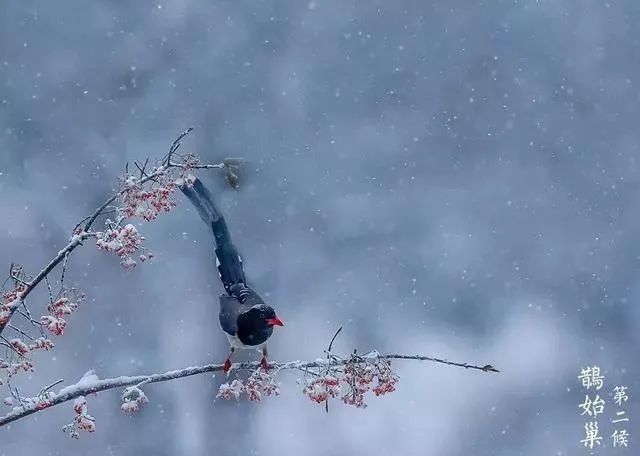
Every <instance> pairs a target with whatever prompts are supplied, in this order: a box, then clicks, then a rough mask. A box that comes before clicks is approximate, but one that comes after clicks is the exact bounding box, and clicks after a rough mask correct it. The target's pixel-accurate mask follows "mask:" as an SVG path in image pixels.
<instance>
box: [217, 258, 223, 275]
mask: <svg viewBox="0 0 640 456" xmlns="http://www.w3.org/2000/svg"><path fill="white" fill-rule="evenodd" d="M216 269H217V270H218V277H220V280H222V272H221V271H220V259H219V258H218V255H216Z"/></svg>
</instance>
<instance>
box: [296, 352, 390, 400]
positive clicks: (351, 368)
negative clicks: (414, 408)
mask: <svg viewBox="0 0 640 456" xmlns="http://www.w3.org/2000/svg"><path fill="white" fill-rule="evenodd" d="M398 380H399V378H398V376H397V375H396V374H395V373H394V372H393V371H392V370H391V362H390V361H389V360H386V359H380V358H362V357H358V356H356V355H353V356H352V358H351V359H350V360H349V361H348V362H347V363H346V364H345V365H344V367H343V368H341V369H340V368H338V367H337V366H329V367H327V368H325V369H324V370H323V372H322V373H321V375H319V376H315V377H311V378H307V379H306V381H305V385H304V387H303V390H302V392H303V394H305V395H306V396H307V397H308V398H309V399H310V400H312V401H313V402H316V403H318V404H320V403H322V402H325V401H327V400H329V399H333V398H338V397H339V398H340V399H341V400H342V402H344V403H345V404H348V405H353V406H355V407H358V408H365V407H367V403H366V402H365V394H366V393H368V392H369V391H371V392H373V394H375V395H376V396H382V395H384V394H387V393H391V392H393V391H395V389H396V384H397V383H398ZM374 384H375V386H374Z"/></svg>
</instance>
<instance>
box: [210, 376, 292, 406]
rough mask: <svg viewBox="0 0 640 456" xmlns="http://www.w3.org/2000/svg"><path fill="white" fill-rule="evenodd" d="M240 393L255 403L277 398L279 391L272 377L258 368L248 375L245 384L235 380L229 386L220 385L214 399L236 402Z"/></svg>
mask: <svg viewBox="0 0 640 456" xmlns="http://www.w3.org/2000/svg"><path fill="white" fill-rule="evenodd" d="M242 393H246V394H247V398H248V399H249V400H250V401H254V402H257V401H261V400H262V399H263V398H265V397H269V396H278V395H279V394H280V389H279V388H278V383H277V382H276V379H275V377H274V376H273V375H271V374H269V372H267V371H265V370H264V369H262V368H258V369H256V370H255V371H253V372H252V373H251V375H249V378H247V380H246V382H245V383H243V382H242V380H240V379H235V380H234V381H232V382H231V384H229V383H223V384H222V385H220V389H219V390H218V394H217V395H216V397H217V398H220V399H225V400H230V399H235V400H238V399H240V396H241V395H242Z"/></svg>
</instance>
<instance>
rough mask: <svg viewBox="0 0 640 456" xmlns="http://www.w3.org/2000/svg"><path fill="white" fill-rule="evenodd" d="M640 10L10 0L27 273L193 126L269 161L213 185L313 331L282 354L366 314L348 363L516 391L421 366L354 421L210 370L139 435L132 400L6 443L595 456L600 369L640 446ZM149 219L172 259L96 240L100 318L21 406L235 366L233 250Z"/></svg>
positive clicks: (172, 390) (299, 322) (6, 238)
mask: <svg viewBox="0 0 640 456" xmlns="http://www.w3.org/2000/svg"><path fill="white" fill-rule="evenodd" d="M639 20H640V5H639V4H638V3H637V2H634V1H621V2H612V3H611V4H609V3H606V2H603V1H597V0H585V1H581V2H570V1H546V0H541V1H534V0H528V1H527V0H524V1H499V0H496V1H491V2H483V1H458V2H451V1H447V0H439V1H424V0H421V1H418V0H397V1H394V2H385V1H380V0H370V1H366V2H361V1H355V0H339V1H338V0H314V1H311V2H308V1H294V0H282V1H260V2H255V1H254V2H241V1H230V0H210V1H205V0H190V1H188V0H167V1H164V2H160V3H158V2H153V3H152V2H147V1H136V2H124V1H107V0H103V1H96V2H87V3H82V2H80V3H78V2H70V1H56V2H47V1H23V2H3V3H2V6H1V7H0V190H1V197H0V209H1V211H2V214H3V216H2V226H1V228H0V246H1V247H0V249H1V255H0V258H2V261H3V262H4V263H5V265H6V266H7V267H8V265H9V263H10V262H11V261H16V262H20V263H21V264H23V265H24V267H25V268H27V269H28V270H29V271H32V272H33V271H36V270H38V269H40V267H41V266H42V265H43V264H44V263H45V262H46V261H47V259H48V258H50V257H51V256H52V254H54V253H55V252H57V251H58V249H60V248H61V247H62V246H63V245H64V243H65V241H66V239H67V238H68V236H69V231H70V229H71V228H72V227H73V226H74V225H75V223H76V222H77V221H78V220H79V219H80V218H82V217H83V216H85V215H87V214H88V213H89V212H91V210H92V209H93V208H95V207H96V206H97V205H98V204H99V203H100V202H101V201H102V200H104V198H105V197H106V196H107V195H108V194H110V193H111V192H112V191H113V190H114V186H115V184H116V182H117V176H118V175H120V174H122V172H123V170H124V164H125V162H127V161H131V160H134V159H140V160H144V159H145V158H147V157H150V158H154V157H160V156H162V155H163V154H164V153H165V152H166V150H167V148H168V146H169V144H170V143H171V141H172V140H173V138H174V137H175V136H176V134H178V133H179V132H181V131H183V130H184V129H185V128H186V127H188V126H194V127H196V130H195V131H194V133H193V134H192V135H191V136H190V137H189V138H188V139H187V140H186V141H185V144H184V150H185V151H189V152H195V153H197V154H199V155H200V156H201V157H202V158H203V159H204V160H206V161H209V162H212V161H216V160H219V159H220V158H222V157H225V156H243V157H245V158H246V159H247V160H248V164H247V165H246V166H245V167H244V168H243V174H242V182H241V189H240V191H238V192H234V191H232V190H230V189H229V188H228V187H227V186H226V185H225V184H224V180H223V178H222V176H221V175H220V174H219V173H214V172H211V173H204V174H201V176H202V178H203V180H204V181H205V182H206V183H207V184H208V185H209V186H211V187H212V188H213V189H214V192H215V194H216V195H217V198H218V202H219V204H220V206H221V207H222V209H223V210H224V213H225V214H226V215H227V219H228V223H229V225H230V227H231V229H232V231H233V234H234V237H235V240H236V242H237V244H238V245H239V247H240V249H241V252H242V253H243V257H244V259H245V264H246V269H247V273H248V276H249V277H250V278H251V280H252V283H253V285H254V286H255V288H257V289H258V290H259V291H261V292H263V293H265V294H266V295H268V296H269V299H270V300H271V302H273V303H274V304H275V305H276V307H277V309H278V310H279V314H281V316H282V318H283V319H284V320H285V323H286V326H285V328H283V329H282V330H279V331H277V332H276V334H275V336H274V337H273V338H272V339H271V343H270V351H271V354H272V358H273V359H274V360H288V359H300V358H302V359H304V358H311V359H313V358H316V357H319V356H322V351H323V349H324V348H325V347H326V345H327V343H328V341H329V339H330V338H331V336H332V334H333V333H334V332H335V330H336V329H337V328H338V327H339V326H341V325H343V326H344V331H343V333H342V335H341V336H340V337H339V339H338V341H337V343H336V348H337V349H338V350H339V351H342V352H348V351H350V350H352V349H353V348H358V349H361V350H367V349H370V348H377V349H378V350H380V351H382V352H387V351H390V352H406V353H424V354H431V355H434V356H442V357H447V358H449V359H453V360H459V361H467V362H473V363H481V364H485V363H491V364H494V365H495V366H497V367H498V368H500V369H501V370H502V373H500V374H484V373H482V372H476V371H465V370H461V369H458V368H454V367H446V366H441V365H436V364H431V363H415V362H398V363H396V367H397V369H398V373H399V374H400V376H401V382H400V384H399V391H398V392H396V393H394V394H392V395H390V396H388V397H384V398H381V399H373V400H371V401H370V406H369V408H368V409H366V410H364V411H362V410H357V409H352V408H349V407H347V406H343V405H341V404H339V403H337V402H336V403H335V404H334V405H333V406H332V407H331V413H329V414H326V413H325V412H324V409H323V407H321V406H317V405H315V404H312V403H310V402H309V401H308V399H307V398H306V397H304V396H303V395H302V394H301V393H300V387H299V385H297V384H296V382H295V381H296V378H297V377H298V375H297V374H295V373H285V374H283V375H282V376H281V377H280V380H281V382H282V392H283V394H282V396H281V397H280V398H277V399H269V400H266V401H264V402H263V403H260V404H257V405H256V404H248V403H246V401H241V402H240V403H229V402H221V401H219V400H218V401H216V400H215V399H214V397H215V393H216V391H217V386H218V385H219V383H220V379H219V378H211V376H200V377H197V378H190V379H187V380H181V381H178V382H174V383H165V384H158V385H152V386H148V387H147V388H146V389H145V390H146V392H147V395H148V396H149V398H150V400H151V402H150V404H149V405H148V406H147V407H146V409H144V411H143V412H142V413H140V414H138V415H136V416H134V417H128V416H124V415H123V414H122V413H121V412H120V410H119V406H120V400H119V394H120V392H119V391H111V392H107V393H102V394H101V395H100V396H99V397H95V398H90V399H89V413H91V414H93V415H94V416H95V417H96V418H97V431H96V433H95V434H94V435H86V434H84V435H82V436H81V439H80V440H79V441H71V440H69V438H68V437H67V436H66V435H65V434H63V433H62V432H61V426H62V425H63V424H65V423H67V422H69V421H71V420H72V417H73V413H72V410H71V404H66V405H63V406H60V407H57V408H56V409H52V410H48V411H45V412H43V413H39V414H37V415H35V416H32V417H29V418H26V419H24V420H21V421H19V422H16V423H15V424H13V425H11V426H10V427H6V428H3V429H1V430H0V454H2V455H7V456H13V455H18V454H21V455H36V454H37V455H66V454H91V455H179V454H185V455H210V454H229V455H247V454H255V455H279V456H280V455H299V454H307V455H344V454H369V455H388V454H401V455H454V456H455V455H460V456H461V455H469V454H473V455H483V456H484V455H505V456H506V455H526V456H539V455H543V454H544V455H558V456H561V455H581V454H586V453H587V451H586V450H584V449H583V448H581V447H580V444H579V440H580V439H582V438H583V436H584V429H583V426H584V423H585V422H586V419H585V417H581V416H580V410H579V408H578V404H579V403H581V402H582V401H583V400H584V393H583V392H582V388H581V387H580V385H579V382H578V380H577V376H578V374H579V372H580V368H581V367H584V366H586V365H593V364H597V365H600V366H601V367H602V369H603V370H604V373H605V376H606V380H605V389H604V390H601V394H602V395H604V396H605V399H606V400H607V401H608V404H607V406H606V408H605V414H604V415H602V416H600V417H599V418H600V419H599V422H600V428H601V435H602V436H603V437H604V440H603V443H602V445H601V448H599V450H598V454H606V455H609V454H632V453H634V452H636V451H638V449H639V448H640V442H634V441H633V439H634V438H635V439H638V438H640V430H639V428H638V423H640V406H639V398H640V381H639V378H640V368H639V367H638V364H637V361H638V350H637V346H638V343H639V342H640V323H638V322H639V321H640V310H639V307H638V305H637V300H638V297H639V294H640V285H639V284H638V281H637V279H636V277H637V274H638V269H639V266H640V245H639V244H638V243H637V242H636V235H637V234H636V233H637V231H638V228H640V217H638V216H637V214H636V204H635V203H636V202H637V200H638V197H639V196H640V187H639V180H638V166H639V163H638V158H637V157H638V144H639V143H640V133H639V132H638V128H637V125H638V115H639V114H640V107H639V105H638V103H639V100H640V65H639V64H638V62H639V61H640V60H639V59H640V40H639V39H638V34H637V25H638V21H639ZM141 229H142V230H143V232H144V234H145V236H146V237H147V239H148V241H147V244H148V246H149V247H150V248H151V249H152V250H153V251H154V252H155V253H156V255H157V257H156V260H155V261H154V262H153V264H145V265H143V266H141V267H138V268H135V269H134V270H133V271H130V272H124V271H123V270H122V269H121V268H120V266H119V265H118V261H117V259H116V258H115V257H113V256H111V255H107V254H103V253H100V252H97V251H96V250H95V248H93V247H92V246H90V245H89V246H86V247H85V248H82V249H80V250H78V252H77V254H76V255H75V257H74V258H73V261H72V264H71V266H70V269H69V271H68V274H69V279H70V280H71V281H72V282H73V283H74V284H76V285H78V286H80V287H82V288H83V289H84V290H85V292H86V293H87V294H88V296H89V300H88V302H87V303H86V304H85V305H84V306H83V307H82V308H81V309H80V310H79V311H78V312H77V313H76V314H75V315H74V316H73V317H72V318H71V322H70V326H69V329H68V332H67V334H65V336H64V337H63V338H60V339H59V340H58V341H57V342H58V345H57V348H56V350H55V351H54V352H52V354H44V355H40V356H39V357H38V358H37V369H38V370H37V372H36V374H35V376H34V379H33V380H32V381H28V380H25V381H23V382H22V383H21V386H22V388H23V392H25V393H29V394H35V393H37V391H38V390H39V389H40V387H42V386H43V385H44V384H45V383H49V382H50V381H53V380H56V379H58V378H64V379H65V380H66V381H67V382H70V383H71V382H75V381H76V380H77V379H79V378H80V377H81V376H82V374H83V373H84V372H85V371H86V370H88V369H90V368H94V369H96V371H97V373H98V374H99V375H100V376H112V375H120V374H137V373H148V372H159V371H163V370H167V369H172V368H178V367H183V366H188V365H193V364H198V363H207V362H212V361H222V360H223V359H224V357H225V356H226V353H227V345H226V341H225V338H224V337H223V335H222V333H221V332H220V330H219V328H218V324H217V321H216V315H217V296H218V294H219V293H220V291H221V286H220V284H219V282H218V279H217V275H216V273H215V271H214V265H213V260H212V253H211V236H210V233H209V232H207V230H206V229H205V227H204V225H203V224H202V223H201V221H200V220H199V218H198V217H197V215H196V213H195V212H194V211H193V210H191V208H190V207H189V205H188V204H186V203H185V201H184V200H182V199H181V200H180V204H179V206H178V208H177V209H176V210H174V211H173V212H171V213H170V214H168V215H166V216H163V217H161V218H160V219H159V220H158V221H157V222H154V223H152V224H147V225H144V226H143V227H142V228H141ZM89 244H90V243H89ZM40 296H41V298H40V299H32V301H31V306H32V308H33V309H34V312H36V313H38V314H39V313H41V312H42V310H43V309H44V307H45V306H46V299H45V297H44V295H40ZM245 356H249V355H245ZM615 385H626V386H628V388H629V392H630V395H631V399H630V401H629V402H628V404H627V405H626V408H625V410H626V411H627V414H628V416H629V417H630V419H631V421H630V422H629V423H628V424H627V428H628V430H629V431H630V432H631V439H632V441H631V446H630V448H629V449H628V450H626V452H625V450H619V449H613V448H612V447H611V439H610V437H609V436H610V435H611V433H612V432H613V429H614V428H615V426H614V425H613V424H611V423H610V420H611V419H612V418H613V417H614V410H615V407H614V406H613V404H612V402H611V397H610V396H609V394H610V392H611V389H612V388H613V387H614V386H615ZM634 432H635V434H634Z"/></svg>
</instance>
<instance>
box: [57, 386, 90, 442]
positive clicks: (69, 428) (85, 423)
mask: <svg viewBox="0 0 640 456" xmlns="http://www.w3.org/2000/svg"><path fill="white" fill-rule="evenodd" d="M73 412H74V413H75V417H74V419H73V422H71V423H69V424H66V425H65V426H63V427H62V431H63V432H68V433H69V436H70V437H71V438H72V439H77V438H79V437H80V433H79V432H78V431H85V432H95V430H96V420H95V418H94V417H92V416H91V415H89V414H88V413H87V400H86V399H85V397H84V396H80V397H78V398H76V399H75V400H74V401H73Z"/></svg>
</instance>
